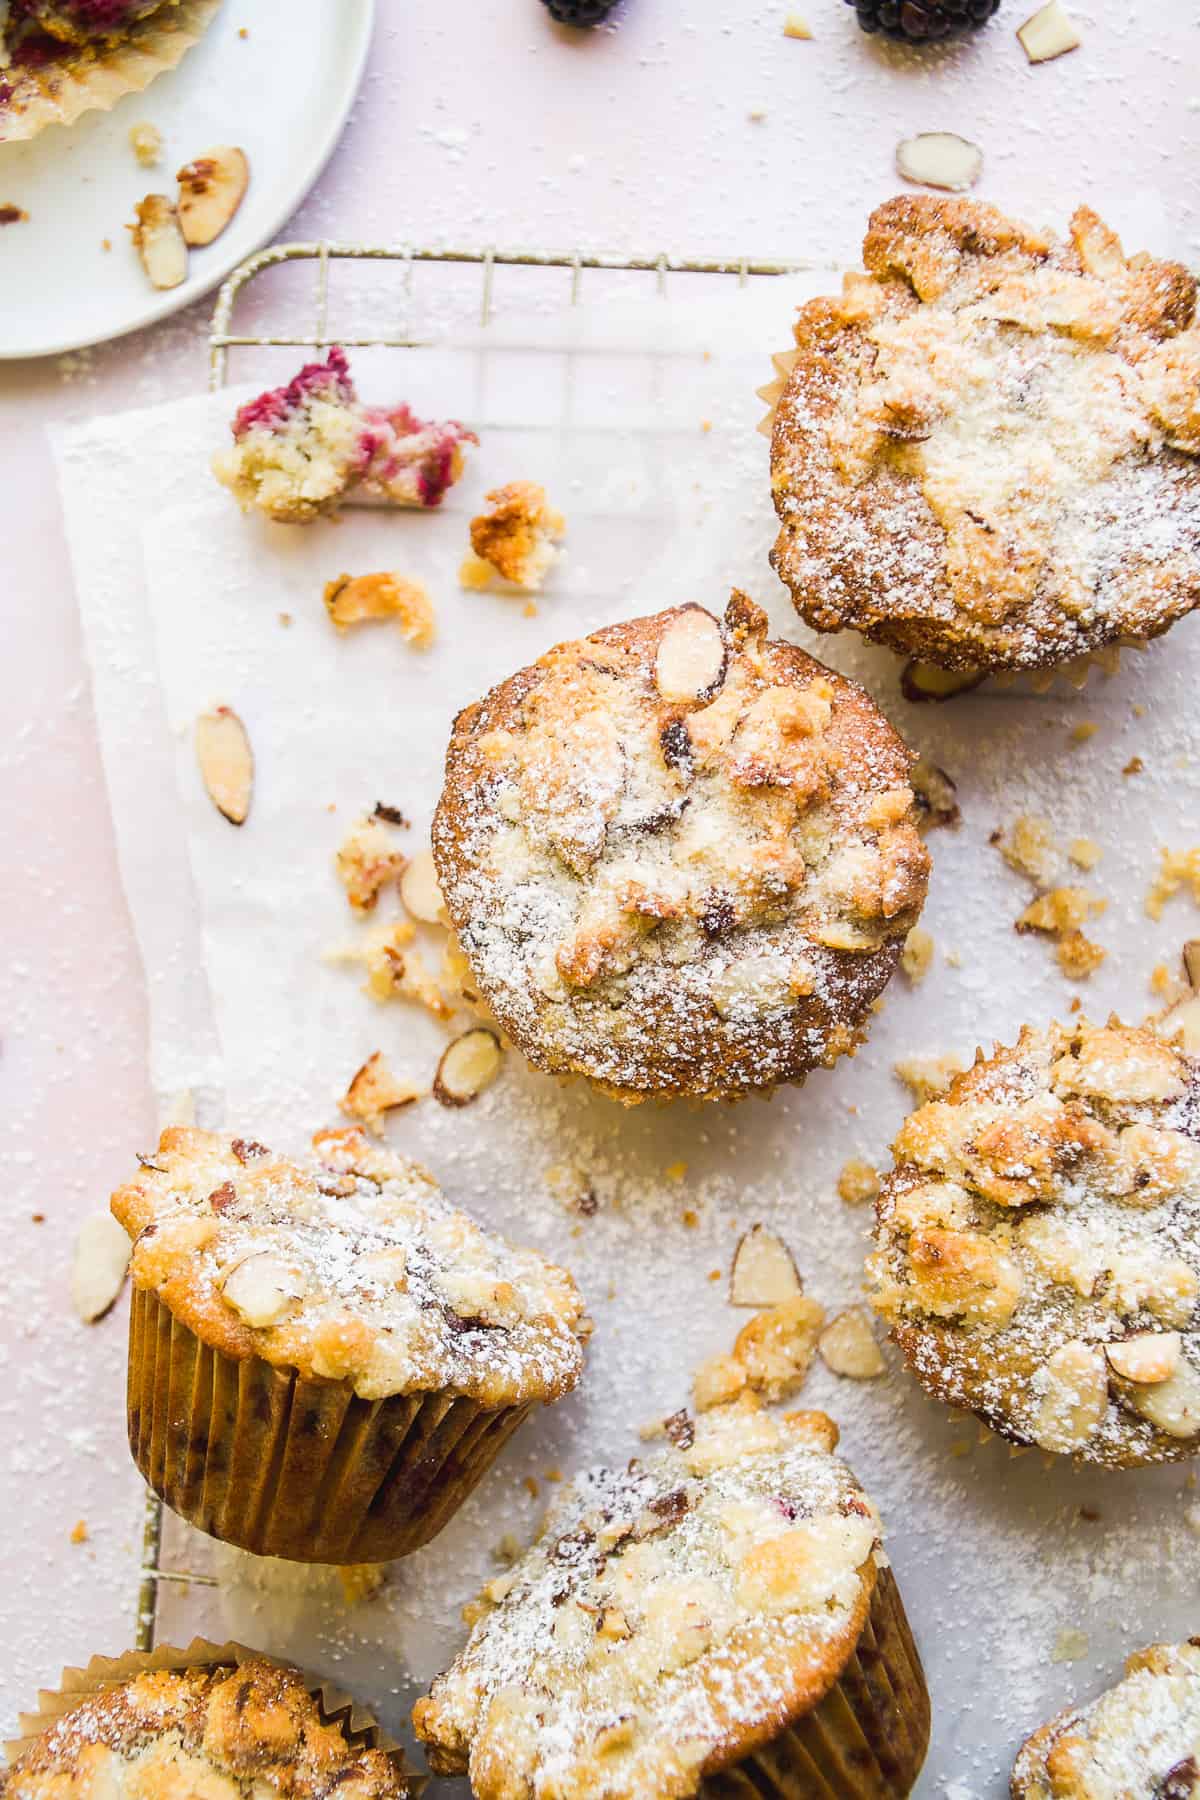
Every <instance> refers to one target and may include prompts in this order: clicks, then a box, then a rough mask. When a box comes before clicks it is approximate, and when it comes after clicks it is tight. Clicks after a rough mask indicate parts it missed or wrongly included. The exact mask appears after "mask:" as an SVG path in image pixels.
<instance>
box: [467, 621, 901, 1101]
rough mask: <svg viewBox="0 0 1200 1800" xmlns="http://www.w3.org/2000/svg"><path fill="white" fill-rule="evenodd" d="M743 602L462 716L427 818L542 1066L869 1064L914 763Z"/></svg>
mask: <svg viewBox="0 0 1200 1800" xmlns="http://www.w3.org/2000/svg"><path fill="white" fill-rule="evenodd" d="M766 633H767V620H766V615H765V614H764V613H762V612H761V611H760V610H759V609H758V608H757V607H756V606H753V605H752V604H751V603H750V602H749V601H748V600H747V599H746V597H745V596H744V595H742V594H738V593H736V592H735V594H734V596H733V598H732V600H731V601H730V603H729V606H728V608H727V610H726V613H725V618H724V621H723V622H719V621H718V620H717V619H715V618H714V617H713V616H712V614H711V613H708V612H706V611H705V610H704V609H703V608H702V607H699V606H681V607H674V608H672V609H671V610H669V611H666V612H662V613H657V614H655V615H653V616H652V617H649V618H643V619H633V620H630V621H629V622H627V623H625V624H620V625H612V626H609V627H607V628H606V629H605V630H603V631H598V632H596V633H594V634H593V635H592V636H591V637H588V638H584V639H582V640H580V641H578V642H575V643H567V644H560V645H559V646H558V647H557V648H556V649H554V650H551V651H550V652H548V654H547V655H545V656H543V657H542V658H541V659H540V660H539V661H538V662H536V663H534V664H533V665H532V667H530V668H527V669H523V670H522V671H521V672H520V673H519V674H517V675H514V676H512V677H511V678H510V679H509V680H507V681H505V682H502V683H501V684H500V685H499V686H498V687H496V688H494V689H493V690H492V692H491V693H490V694H488V695H487V696H486V697H485V698H484V699H482V700H480V701H478V702H477V703H476V704H475V705H473V706H469V707H467V708H466V710H465V711H464V712H462V713H460V714H459V716H458V718H457V719H456V720H455V723H454V732H453V736H452V738H451V742H450V748H449V750H448V752H447V756H446V780H445V787H444V789H443V792H442V797H441V800H440V802H439V805H438V809H437V813H436V816H435V818H434V824H433V851H434V857H435V860H436V863H437V872H438V879H439V881H440V883H441V888H442V892H443V895H444V896H445V901H446V905H447V908H448V909H449V912H450V915H451V917H452V919H453V922H454V925H455V928H456V930H457V932H458V935H459V939H460V941H461V943H462V948H463V951H464V953H465V955H466V957H467V959H468V961H469V962H470V965H471V969H472V971H473V974H474V976H475V980H476V981H477V983H478V984H479V988H480V990H481V992H482V994H483V996H484V998H485V999H486V1001H487V1003H488V1005H489V1006H490V1008H491V1009H492V1011H493V1012H494V1014H495V1016H496V1018H497V1019H498V1020H499V1022H500V1024H501V1025H502V1026H503V1028H504V1030H505V1031H506V1032H507V1033H508V1034H509V1036H510V1037H511V1038H512V1039H513V1041H514V1042H515V1043H516V1044H517V1045H518V1046H519V1047H520V1048H521V1049H522V1050H523V1051H524V1053H525V1055H526V1056H527V1057H528V1058H529V1060H530V1061H531V1062H532V1063H533V1064H534V1065H535V1066H536V1067H537V1068H540V1069H544V1070H547V1071H550V1072H552V1073H556V1074H583V1075H586V1076H588V1077H590V1078H591V1080H592V1081H594V1082H596V1083H597V1084H598V1085H599V1086H601V1087H602V1088H604V1089H605V1090H606V1091H607V1092H609V1093H611V1094H614V1095H616V1096H617V1097H618V1098H621V1099H624V1100H630V1101H632V1100H638V1099H642V1098H644V1097H645V1096H647V1095H650V1094H664V1095H668V1094H688V1095H695V1096H699V1097H705V1098H720V1097H733V1096H736V1095H740V1094H744V1093H747V1092H750V1091H753V1090H756V1089H757V1090H760V1091H761V1090H769V1089H771V1088H772V1087H773V1086H775V1084H776V1083H778V1082H783V1081H801V1080H803V1078H804V1076H805V1075H806V1074H807V1072H808V1071H809V1070H810V1069H812V1068H815V1067H816V1066H818V1065H819V1064H824V1065H828V1064H831V1063H833V1062H834V1061H835V1060H836V1058H837V1057H838V1056H840V1055H842V1054H843V1053H844V1052H846V1051H851V1050H853V1049H854V1048H855V1046H856V1045H857V1044H858V1043H859V1042H860V1041H861V1039H862V1037H863V1036H864V1035H865V1020H866V1018H867V1016H868V1014H869V1013H870V1010H871V1007H872V1005H873V1003H874V1001H875V1000H876V998H877V997H878V995H879V994H880V992H881V991H882V989H883V987H884V986H885V984H886V982H887V980H888V978H889V976H890V975H891V974H892V972H893V970H894V969H895V967H896V964H897V962H898V960H899V957H900V953H901V949H902V947H903V943H904V938H905V935H906V933H907V932H908V930H909V928H910V927H911V925H912V924H913V922H914V920H915V919H916V918H917V916H918V914H919V913H920V910H921V907H922V904H923V903H924V899H925V889H926V883H927V879H928V858H927V856H926V852H925V848H924V845H923V844H922V843H921V840H920V838H919V836H918V834H917V829H916V823H915V818H916V815H915V809H914V802H913V795H912V791H911V789H910V787H909V785H908V775H909V770H910V767H911V765H912V761H913V758H912V756H911V755H910V752H909V751H908V750H907V749H906V747H905V746H904V744H902V743H901V741H900V739H899V738H898V737H897V736H896V734H895V732H894V731H893V730H892V728H891V726H890V725H889V724H888V723H887V721H886V719H885V718H884V717H883V715H882V714H881V713H880V712H879V711H878V710H877V709H876V707H875V706H874V704H873V703H872V701H871V700H870V698H869V697H868V695H867V694H866V693H864V691H863V690H862V688H860V687H858V686H857V685H856V684H855V683H854V682H852V681H848V680H847V679H846V678H845V677H843V676H841V675H837V674H834V673H833V671H832V670H830V669H826V668H824V667H823V666H822V665H821V664H820V663H818V662H814V661H813V659H812V658H811V657H809V656H806V655H805V653H804V652H803V651H802V650H800V649H798V648H796V646H794V645H792V644H785V643H780V642H775V641H772V640H769V639H768V637H767V635H766Z"/></svg>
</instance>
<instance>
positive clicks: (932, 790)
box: [908, 757, 962, 831]
mask: <svg viewBox="0 0 1200 1800" xmlns="http://www.w3.org/2000/svg"><path fill="white" fill-rule="evenodd" d="M908 784H909V786H910V787H911V788H912V791H913V799H914V800H915V801H916V806H917V830H918V831H933V830H934V829H935V827H937V826H938V825H957V824H958V823H959V821H960V820H961V818H962V813H961V812H960V811H959V806H958V789H957V787H956V786H955V785H954V782H953V781H952V780H951V778H950V776H949V775H947V773H946V771H945V769H939V768H938V766H937V764H936V763H931V762H926V760H925V758H924V757H922V758H921V760H920V762H917V763H914V765H913V768H912V773H911V774H910V775H909V778H908Z"/></svg>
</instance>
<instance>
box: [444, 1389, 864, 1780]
mask: <svg viewBox="0 0 1200 1800" xmlns="http://www.w3.org/2000/svg"><path fill="white" fill-rule="evenodd" d="M828 1424H829V1422H828V1421H826V1420H825V1419H824V1416H823V1415H821V1414H795V1415H791V1416H790V1417H789V1416H785V1417H783V1418H780V1419H776V1418H773V1417H772V1416H771V1415H770V1414H768V1413H766V1412H763V1411H761V1410H759V1409H758V1407H757V1405H756V1404H749V1403H747V1402H746V1401H743V1402H741V1403H739V1404H737V1405H735V1406H731V1407H724V1408H719V1409H718V1410H717V1411H715V1412H711V1413H708V1414H706V1415H705V1416H704V1417H703V1418H701V1419H699V1420H698V1421H697V1423H696V1432H695V1441H694V1442H693V1443H692V1445H691V1447H690V1448H688V1449H678V1448H673V1447H671V1448H667V1449H665V1450H663V1451H661V1452H659V1453H657V1454H655V1455H654V1456H653V1457H650V1458H648V1459H647V1460H646V1461H645V1462H640V1461H637V1460H634V1461H633V1462H631V1463H630V1464H629V1465H628V1467H627V1468H624V1469H619V1470H610V1469H599V1470H594V1471H591V1472H590V1473H586V1474H583V1475H581V1476H579V1477H578V1478H577V1479H576V1480H575V1481H574V1482H573V1483H572V1484H571V1486H570V1487H569V1488H568V1489H567V1490H566V1491H565V1492H564V1494H563V1495H562V1497H561V1499H560V1500H559V1502H558V1503H557V1504H556V1505H555V1506H554V1508H553V1509H552V1511H551V1513H550V1515H549V1517H548V1518H547V1520H546V1523H545V1526H544V1527H543V1531H542V1535H541V1537H540V1538H539V1540H538V1542H537V1543H536V1544H535V1545H534V1546H533V1548H532V1549H531V1550H530V1551H529V1552H528V1553H527V1554H526V1555H525V1557H524V1558H523V1559H522V1560H521V1561H520V1562H518V1563H517V1564H516V1566H515V1567H514V1568H512V1569H511V1570H509V1571H507V1572H506V1573H505V1574H504V1575H502V1576H500V1577H499V1578H498V1579H497V1580H496V1581H494V1582H492V1583H490V1584H489V1587H488V1588H487V1589H485V1590H484V1594H483V1596H482V1597H481V1601H480V1604H479V1606H478V1607H477V1608H473V1609H470V1610H471V1612H472V1613H473V1614H474V1616H475V1618H476V1623H475V1625H474V1629H473V1630H472V1633H471V1636H470V1639H469V1641H468V1643H467V1645H466V1646H465V1648H464V1649H463V1651H462V1652H461V1653H460V1655H459V1657H458V1658H457V1660H456V1661H455V1662H454V1663H453V1664H452V1666H451V1667H450V1668H449V1669H448V1670H447V1671H446V1672H445V1673H444V1674H443V1675H440V1676H439V1677H438V1679H437V1680H436V1681H435V1683H434V1685H433V1689H432V1692H431V1694H430V1695H429V1697H428V1699H426V1700H423V1701H420V1702H419V1703H418V1705H417V1707H416V1710H415V1712H414V1720H415V1723H416V1727H417V1731H418V1734H419V1736H420V1737H421V1738H423V1739H424V1740H425V1742H426V1744H427V1746H428V1747H429V1749H428V1754H429V1757H430V1761H431V1764H432V1766H433V1767H434V1769H435V1770H436V1771H437V1772H439V1773H443V1774H459V1773H469V1775H470V1779H471V1786H472V1791H473V1792H474V1793H475V1794H476V1795H477V1796H479V1800H551V1796H553V1800H585V1796H594V1795H597V1794H604V1795H606V1796H608V1800H635V1797H636V1800H648V1797H651V1796H652V1797H653V1800H668V1797H673V1796H684V1795H692V1794H694V1793H696V1791H697V1788H698V1786H699V1784H700V1782H701V1780H702V1779H703V1777H704V1776H705V1775H707V1774H710V1773H712V1772H714V1771H715V1770H717V1769H720V1768H724V1767H727V1766H728V1764H729V1763H730V1762H731V1761H735V1760H736V1759H737V1758H738V1757H739V1756H742V1755H744V1754H745V1753H746V1752H747V1750H749V1749H750V1748H752V1747H753V1746H754V1745H755V1744H756V1743H758V1742H760V1741H762V1740H763V1739H765V1738H768V1737H770V1736H772V1735H774V1733H775V1732H777V1731H778V1730H779V1728H780V1726H781V1725H782V1724H785V1723H786V1722H787V1721H788V1720H789V1719H791V1718H794V1717H796V1716H797V1715H798V1714H799V1713H801V1712H802V1711H806V1710H808V1709H809V1708H810V1707H812V1706H813V1705H815V1704H816V1703H817V1702H818V1701H819V1700H820V1698H821V1697H822V1695H823V1694H824V1693H825V1692H826V1691H827V1690H828V1688H829V1687H830V1686H831V1685H832V1683H833V1682H834V1681H835V1680H836V1679H837V1676H838V1674H839V1673H840V1671H841V1668H842V1667H843V1665H844V1663H845V1662H846V1660H847V1658H848V1656H849V1655H850V1653H851V1651H852V1650H853V1647H854V1645H855V1643H856V1641H857V1639H858V1636H859V1634H860V1632H861V1630H862V1625H863V1621H864V1619H865V1617H866V1611H867V1607H868V1605H869V1602H870V1597H871V1593H872V1591H873V1589H874V1586H875V1581H876V1576H877V1560H876V1559H877V1554H880V1555H881V1553H880V1552H879V1549H878V1547H879V1541H880V1527H879V1521H878V1518H877V1516H876V1514H875V1512H874V1510H873V1508H872V1507H871V1504H870V1502H869V1501H868V1500H867V1498H866V1496H865V1495H864V1494H863V1492H862V1490H861V1489H860V1488H859V1486H858V1484H857V1482H856V1481H855V1480H854V1477H853V1476H852V1475H851V1474H850V1472H849V1470H848V1469H847V1468H846V1467H845V1466H844V1465H843V1464H842V1463H840V1462H838V1461H837V1460H836V1459H835V1458H834V1457H833V1456H831V1455H830V1454H829V1452H828V1450H827V1449H826V1448H825V1444H826V1443H827V1442H828V1441H829V1437H828V1435H827V1433H826V1432H825V1431H823V1430H822V1429H821V1427H822V1426H828Z"/></svg>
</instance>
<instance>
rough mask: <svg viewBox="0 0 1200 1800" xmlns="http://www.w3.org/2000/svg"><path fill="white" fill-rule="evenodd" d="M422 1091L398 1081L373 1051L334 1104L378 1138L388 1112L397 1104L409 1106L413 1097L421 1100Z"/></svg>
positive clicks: (406, 1082)
mask: <svg viewBox="0 0 1200 1800" xmlns="http://www.w3.org/2000/svg"><path fill="white" fill-rule="evenodd" d="M425 1092H426V1090H425V1089H424V1088H421V1087H418V1086H417V1085H416V1084H415V1083H414V1082H411V1081H401V1080H400V1079H399V1078H398V1077H397V1076H395V1075H393V1073H392V1071H391V1070H390V1069H389V1068H388V1065H387V1063H386V1062H385V1061H384V1060H383V1052H382V1051H380V1050H376V1051H375V1053H374V1055H373V1056H369V1057H368V1058H367V1060H366V1062H365V1063H364V1064H363V1065H362V1067H361V1069H359V1070H357V1071H356V1073H355V1075H354V1078H353V1080H352V1081H351V1083H350V1086H349V1087H348V1088H347V1089H346V1092H345V1093H344V1094H343V1095H342V1097H341V1099H340V1100H339V1101H338V1105H339V1106H340V1107H341V1109H342V1111H343V1112H344V1113H345V1114H346V1115H347V1117H348V1118H351V1119H357V1120H358V1121H359V1122H360V1124H363V1125H365V1126H366V1128H367V1130H368V1131H370V1132H373V1133H374V1135H375V1136H376V1137H378V1136H380V1134H381V1133H382V1131H383V1122H384V1118H385V1116H386V1115H387V1114H388V1113H389V1112H392V1111H394V1110H395V1108H396V1107H398V1106H411V1105H412V1103H413V1101H414V1100H420V1099H422V1098H423V1096H424V1094H425Z"/></svg>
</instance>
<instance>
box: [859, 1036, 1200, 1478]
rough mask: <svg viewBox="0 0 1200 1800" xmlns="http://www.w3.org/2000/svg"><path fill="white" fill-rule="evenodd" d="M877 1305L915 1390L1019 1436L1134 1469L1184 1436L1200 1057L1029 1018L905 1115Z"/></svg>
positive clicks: (1190, 1429)
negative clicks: (1032, 1023)
mask: <svg viewBox="0 0 1200 1800" xmlns="http://www.w3.org/2000/svg"><path fill="white" fill-rule="evenodd" d="M893 1151H894V1155H895V1167H894V1168H893V1170H892V1172H891V1174H890V1175H888V1176H887V1178H886V1179H885V1180H884V1182H883V1184H882V1187H881V1190H880V1194H879V1199H878V1201H877V1203H876V1208H877V1215H878V1216H877V1223H876V1244H877V1248H876V1250H875V1253H874V1255H873V1256H872V1257H871V1258H870V1261H869V1264H868V1269H869V1273H870V1276H871V1278H872V1281H873V1283H874V1292H873V1295H872V1298H873V1302H874V1304H875V1306H876V1307H877V1308H878V1310H879V1311H880V1312H881V1313H882V1314H883V1316H884V1318H886V1319H887V1320H888V1322H889V1324H890V1325H891V1327H892V1335H893V1336H894V1338H895V1339H896V1342H897V1343H898V1344H899V1345H900V1348H901V1350H902V1351H903V1353H904V1356H905V1359H906V1361H907V1362H908V1365H909V1367H910V1368H911V1369H912V1371H913V1373H914V1374H915V1375H916V1376H917V1379H918V1380H919V1381H920V1382H921V1383H922V1385H923V1386H924V1387H925V1388H927V1389H928V1391H929V1392H930V1393H931V1394H934V1395H935V1396H936V1397H937V1398H938V1399H941V1400H945V1401H947V1402H948V1403H949V1404H950V1405H951V1406H960V1407H967V1408H969V1409H970V1410H971V1411H973V1412H975V1413H977V1414H978V1415H979V1417H980V1418H981V1419H983V1420H984V1421H985V1422H986V1423H987V1424H988V1425H990V1426H991V1427H992V1428H993V1430H995V1431H998V1432H1000V1433H1001V1434H1002V1435H1003V1436H1005V1437H1007V1438H1011V1439H1012V1440H1013V1441H1014V1442H1016V1443H1019V1444H1037V1445H1039V1446H1040V1447H1041V1448H1042V1449H1043V1450H1050V1451H1055V1452H1058V1453H1061V1454H1064V1455H1071V1456H1075V1457H1078V1458H1080V1459H1081V1460H1082V1461H1085V1462H1089V1463H1105V1464H1109V1465H1111V1466H1113V1467H1118V1468H1133V1467H1137V1466H1140V1465H1141V1464H1145V1463H1159V1462H1173V1461H1175V1460H1177V1459H1179V1458H1181V1457H1185V1456H1194V1455H1195V1454H1196V1452H1197V1450H1198V1449H1200V1325H1198V1322H1197V1298H1198V1296H1200V1059H1197V1058H1196V1057H1193V1056H1189V1055H1187V1054H1186V1053H1184V1052H1183V1051H1182V1050H1180V1049H1178V1048H1176V1047H1174V1046H1172V1045H1169V1044H1166V1043H1163V1042H1162V1041H1161V1040H1160V1039H1159V1038H1157V1037H1155V1036H1154V1035H1153V1033H1152V1032H1150V1031H1145V1030H1140V1029H1134V1028H1132V1027H1128V1026H1124V1025H1120V1024H1118V1023H1116V1022H1112V1023H1110V1024H1108V1025H1106V1026H1094V1025H1090V1024H1088V1023H1087V1022H1086V1021H1083V1020H1080V1021H1078V1022H1076V1023H1072V1024H1070V1025H1051V1026H1050V1027H1049V1029H1048V1030H1045V1031H1035V1030H1033V1029H1031V1028H1029V1027H1027V1028H1026V1029H1025V1030H1023V1031H1022V1032H1021V1035H1020V1037H1019V1039H1018V1041H1017V1043H1016V1045H1015V1046H1014V1047H1012V1048H1004V1049H1000V1048H997V1049H996V1050H995V1052H994V1053H993V1055H991V1056H990V1057H985V1056H984V1055H983V1052H982V1051H980V1052H979V1054H978V1056H977V1058H976V1062H975V1066H974V1067H973V1068H972V1069H970V1070H968V1071H967V1072H966V1073H965V1074H963V1075H960V1076H959V1077H958V1078H957V1079H956V1080H955V1081H954V1082H953V1083H952V1085H951V1087H950V1090H949V1093H948V1095H947V1097H946V1099H945V1100H935V1101H933V1102H931V1103H930V1104H929V1105H928V1106H922V1107H920V1108H919V1109H918V1110H917V1111H916V1112H914V1113H912V1114H911V1115H910V1116H909V1118H908V1119H906V1120H905V1122H904V1124H903V1126H902V1127H901V1129H900V1134H899V1136H898V1137H897V1139H896V1142H895V1144H894V1146H893Z"/></svg>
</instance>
